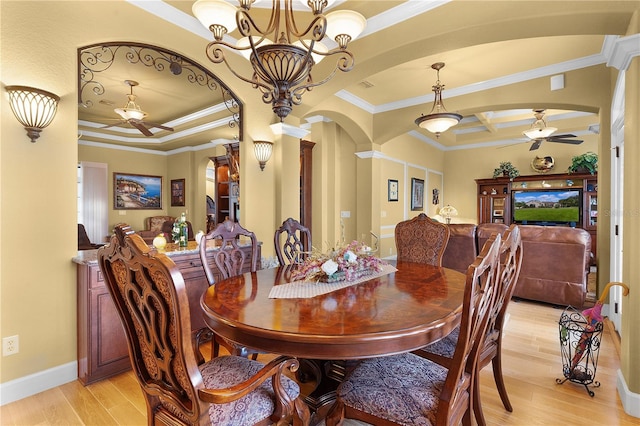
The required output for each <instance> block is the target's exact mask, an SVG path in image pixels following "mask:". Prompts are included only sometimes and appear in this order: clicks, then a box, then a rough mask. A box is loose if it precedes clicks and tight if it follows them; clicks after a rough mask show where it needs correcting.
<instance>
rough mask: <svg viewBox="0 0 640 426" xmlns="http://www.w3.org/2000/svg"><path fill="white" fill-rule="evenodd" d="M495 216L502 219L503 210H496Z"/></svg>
mask: <svg viewBox="0 0 640 426" xmlns="http://www.w3.org/2000/svg"><path fill="white" fill-rule="evenodd" d="M493 215H494V216H499V217H502V216H503V215H504V211H503V210H494V211H493Z"/></svg>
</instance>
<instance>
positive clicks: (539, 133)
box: [522, 127, 558, 139]
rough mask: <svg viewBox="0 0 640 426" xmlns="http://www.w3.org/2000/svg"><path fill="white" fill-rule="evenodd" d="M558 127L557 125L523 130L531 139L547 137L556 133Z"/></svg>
mask: <svg viewBox="0 0 640 426" xmlns="http://www.w3.org/2000/svg"><path fill="white" fill-rule="evenodd" d="M557 130H558V129H557V128H555V127H537V128H535V129H529V130H525V131H524V132H522V134H523V135H525V136H526V137H528V138H529V139H540V138H547V137H549V136H551V135H552V134H553V133H555V132H556V131H557Z"/></svg>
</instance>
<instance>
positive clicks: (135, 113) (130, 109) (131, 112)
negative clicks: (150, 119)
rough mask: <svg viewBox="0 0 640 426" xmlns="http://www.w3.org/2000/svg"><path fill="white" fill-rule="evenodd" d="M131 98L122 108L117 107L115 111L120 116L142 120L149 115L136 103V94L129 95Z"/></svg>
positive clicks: (126, 118)
mask: <svg viewBox="0 0 640 426" xmlns="http://www.w3.org/2000/svg"><path fill="white" fill-rule="evenodd" d="M127 96H128V98H129V100H128V101H127V104H126V105H125V106H124V107H122V108H115V109H114V111H115V112H116V114H118V115H119V116H120V117H122V118H123V119H125V120H129V119H132V118H133V119H134V120H142V119H143V118H145V117H146V116H147V113H146V112H144V111H142V109H141V108H140V106H139V105H138V104H136V102H135V100H136V95H127Z"/></svg>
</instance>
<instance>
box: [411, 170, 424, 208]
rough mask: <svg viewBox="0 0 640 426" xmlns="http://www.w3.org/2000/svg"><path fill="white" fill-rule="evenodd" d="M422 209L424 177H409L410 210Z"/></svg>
mask: <svg viewBox="0 0 640 426" xmlns="http://www.w3.org/2000/svg"><path fill="white" fill-rule="evenodd" d="M423 209H424V179H418V178H411V210H412V211H418V210H423Z"/></svg>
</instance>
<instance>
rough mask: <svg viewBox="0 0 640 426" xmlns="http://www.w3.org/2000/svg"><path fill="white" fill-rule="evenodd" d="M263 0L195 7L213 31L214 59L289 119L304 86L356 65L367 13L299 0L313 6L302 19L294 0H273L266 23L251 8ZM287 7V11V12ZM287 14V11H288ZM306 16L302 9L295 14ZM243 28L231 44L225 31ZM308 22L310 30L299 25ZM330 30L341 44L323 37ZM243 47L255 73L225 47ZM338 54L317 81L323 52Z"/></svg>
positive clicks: (201, 0) (210, 51) (213, 1)
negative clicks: (239, 66)
mask: <svg viewBox="0 0 640 426" xmlns="http://www.w3.org/2000/svg"><path fill="white" fill-rule="evenodd" d="M258 1H260V0H238V7H234V6H233V5H231V4H229V3H227V2H226V1H224V0H198V1H196V2H195V3H194V4H193V7H192V11H193V14H194V15H195V17H196V18H198V20H199V21H200V22H201V23H202V24H203V25H204V26H205V27H206V28H207V29H209V30H210V31H211V32H212V33H213V37H214V40H213V41H212V42H211V43H209V44H208V45H207V49H206V53H207V56H208V57H209V59H210V60H211V62H213V63H215V64H220V63H224V64H226V65H227V67H228V68H229V70H230V71H231V72H232V73H233V74H234V75H235V76H236V77H238V78H239V79H241V80H243V81H245V82H247V83H249V84H251V85H252V86H253V87H254V88H257V89H258V90H260V92H262V101H263V102H264V103H267V104H269V103H270V104H271V106H272V108H273V112H275V113H276V115H277V116H278V117H280V120H283V119H284V118H285V117H286V116H287V115H289V113H290V112H291V109H292V107H293V105H300V104H301V103H302V95H303V94H304V92H306V91H308V90H311V89H312V88H313V87H315V86H320V85H322V84H324V83H326V82H327V81H329V80H330V79H331V78H332V77H333V76H334V74H335V72H336V71H337V70H340V71H342V72H348V71H351V69H352V68H353V66H354V63H355V61H354V57H353V54H352V53H351V52H350V51H348V50H347V45H348V43H349V42H350V41H352V40H354V39H355V38H356V37H357V36H358V35H360V33H362V31H363V30H364V27H365V25H366V19H365V18H364V16H362V15H361V14H359V13H357V12H354V11H350V10H338V11H334V12H331V13H328V14H326V15H325V14H324V13H323V11H324V8H325V7H328V6H329V5H330V4H331V3H333V1H334V0H299V1H300V2H301V3H303V4H304V5H305V6H307V7H309V8H311V12H312V14H313V15H312V16H311V17H310V23H309V24H306V23H305V24H304V25H300V24H299V23H296V19H294V13H293V0H284V5H283V6H282V7H281V0H272V1H273V2H272V7H271V18H270V19H269V21H268V22H265V23H263V24H267V25H266V26H265V25H262V26H261V25H260V23H259V22H257V21H258V19H256V18H255V16H252V14H251V6H252V5H253V4H254V3H257V2H258ZM281 12H283V13H281ZM282 15H284V16H282ZM300 16H303V15H302V14H298V13H296V16H295V18H298V17H300ZM236 28H237V30H238V31H239V33H240V36H241V38H240V39H239V40H238V41H237V42H236V43H235V44H231V43H228V42H227V41H224V40H223V38H224V36H225V34H230V33H231V32H233V31H234V30H236ZM298 28H304V30H298ZM325 35H327V36H328V37H329V38H330V39H331V40H335V42H336V43H337V44H338V46H337V47H336V48H334V49H331V50H329V49H328V48H327V47H326V45H325V44H323V43H322V41H323V39H324V38H325ZM228 51H232V52H233V51H235V52H238V53H242V54H243V55H244V56H245V57H246V58H247V59H248V60H249V62H250V64H251V67H252V68H253V75H252V76H251V77H245V76H242V75H240V73H239V72H237V71H235V70H234V69H233V68H232V67H231V64H230V62H229V61H227V58H226V56H225V52H228ZM332 55H336V58H337V61H336V64H335V66H334V67H333V69H332V70H330V71H329V73H328V75H327V76H326V77H324V78H323V79H322V80H319V81H314V79H313V78H312V77H311V71H312V68H313V66H314V65H315V64H317V63H318V62H320V60H321V59H322V58H323V57H328V56H332Z"/></svg>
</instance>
